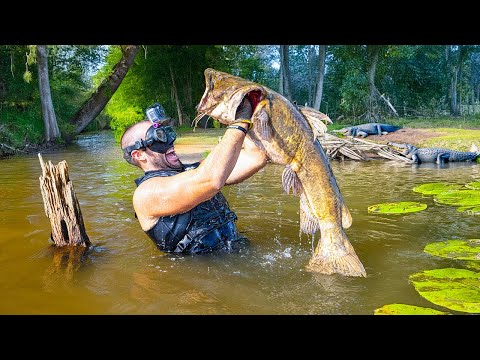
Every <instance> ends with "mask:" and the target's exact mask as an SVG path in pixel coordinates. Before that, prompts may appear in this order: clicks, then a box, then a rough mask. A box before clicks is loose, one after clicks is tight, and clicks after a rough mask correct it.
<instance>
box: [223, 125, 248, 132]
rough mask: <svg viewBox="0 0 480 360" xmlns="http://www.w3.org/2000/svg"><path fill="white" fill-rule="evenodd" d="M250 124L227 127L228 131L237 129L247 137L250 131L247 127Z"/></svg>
mask: <svg viewBox="0 0 480 360" xmlns="http://www.w3.org/2000/svg"><path fill="white" fill-rule="evenodd" d="M246 126H248V124H245V123H235V124H231V125H228V126H227V129H236V130H240V131H242V132H243V133H244V134H245V135H247V132H248V129H247V127H246Z"/></svg>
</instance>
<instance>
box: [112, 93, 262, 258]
mask: <svg viewBox="0 0 480 360" xmlns="http://www.w3.org/2000/svg"><path fill="white" fill-rule="evenodd" d="M156 108H157V111H158V112H157V114H159V116H157V119H156V120H157V121H158V122H154V121H149V120H145V121H142V122H139V123H137V124H134V125H133V126H131V127H129V128H128V129H127V130H125V132H124V133H123V135H122V138H121V147H122V150H123V153H124V158H125V160H126V161H127V162H129V163H130V164H132V165H135V166H138V167H139V168H140V169H142V170H143V171H144V175H143V176H142V177H139V178H138V179H135V183H136V185H137V188H136V189H135V192H134V194H133V207H134V209H135V214H136V217H137V219H138V221H139V222H140V226H141V227H142V229H143V231H145V233H146V234H147V235H148V236H149V237H150V239H152V240H153V241H154V242H155V244H156V245H157V247H158V248H159V249H160V250H162V251H165V252H173V253H184V254H193V253H201V252H210V251H214V250H220V249H223V250H227V251H228V250H231V249H232V247H235V246H234V245H236V244H241V243H242V242H245V240H246V239H245V238H244V237H242V236H240V234H239V233H238V231H237V228H236V226H235V221H236V219H237V216H236V214H235V213H234V212H233V211H232V210H230V208H229V205H228V202H227V200H226V199H225V197H224V196H223V194H222V193H221V189H222V188H223V186H225V185H232V184H237V183H240V182H242V181H244V180H246V179H247V178H249V177H250V176H252V175H253V174H255V173H256V172H257V171H259V170H260V169H262V168H263V167H264V166H265V165H266V164H267V160H268V159H267V157H266V155H265V154H264V153H263V152H262V151H261V150H260V149H259V148H257V147H256V146H255V144H254V143H253V142H252V141H251V140H250V139H248V138H247V137H246V134H247V132H248V130H249V129H250V128H251V126H252V123H251V121H250V117H251V115H252V108H251V105H250V103H249V101H248V100H244V102H243V103H242V105H241V106H239V110H238V111H237V115H236V117H235V118H236V119H238V122H237V123H235V124H233V126H228V127H227V129H226V131H225V134H224V136H223V137H222V140H221V141H220V142H219V143H218V144H217V145H216V146H215V148H214V149H213V150H212V151H211V152H210V154H209V155H208V156H207V157H206V158H205V159H204V160H202V161H200V162H197V163H194V164H188V165H187V164H183V163H182V162H181V161H180V159H179V158H178V156H177V155H176V153H175V148H174V145H173V143H174V141H175V139H176V133H175V131H174V130H173V128H172V127H170V126H163V125H160V124H161V123H163V122H164V121H166V120H168V119H169V118H168V117H166V116H165V111H164V110H163V107H161V105H158V104H157V107H156ZM150 109H152V108H150ZM147 115H149V109H147ZM149 118H150V119H151V117H150V116H149Z"/></svg>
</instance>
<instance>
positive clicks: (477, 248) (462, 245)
mask: <svg viewBox="0 0 480 360" xmlns="http://www.w3.org/2000/svg"><path fill="white" fill-rule="evenodd" d="M423 251H424V252H426V253H427V254H430V255H433V256H439V257H442V258H447V259H455V260H478V261H480V239H468V240H446V241H438V242H434V243H430V244H428V245H427V246H425V248H424V249H423Z"/></svg>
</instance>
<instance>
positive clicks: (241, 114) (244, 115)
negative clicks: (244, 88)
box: [235, 97, 253, 120]
mask: <svg viewBox="0 0 480 360" xmlns="http://www.w3.org/2000/svg"><path fill="white" fill-rule="evenodd" d="M252 113H253V111H252V104H250V101H249V100H248V99H247V98H246V97H244V98H243V100H242V102H241V103H240V105H239V106H238V108H237V113H236V114H235V119H238V120H240V119H250V118H251V117H252Z"/></svg>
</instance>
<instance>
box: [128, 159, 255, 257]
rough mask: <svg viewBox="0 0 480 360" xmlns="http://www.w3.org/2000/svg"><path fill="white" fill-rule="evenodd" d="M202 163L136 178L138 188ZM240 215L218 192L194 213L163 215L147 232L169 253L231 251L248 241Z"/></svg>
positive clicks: (151, 172) (148, 172)
mask: <svg viewBox="0 0 480 360" xmlns="http://www.w3.org/2000/svg"><path fill="white" fill-rule="evenodd" d="M199 164H200V163H194V164H191V165H187V166H186V167H185V170H179V171H177V170H153V171H147V172H145V174H144V176H142V177H140V178H138V179H135V184H136V185H137V186H138V185H140V184H141V183H142V182H143V181H145V180H147V179H150V178H152V177H156V176H173V175H177V174H179V173H180V172H182V171H186V170H190V169H194V168H196V167H197V166H198V165H199ZM236 220H237V215H236V214H235V213H234V212H233V211H232V210H230V207H229V205H228V202H227V199H225V197H224V196H223V194H222V193H221V192H218V193H217V194H216V195H215V196H214V197H212V198H211V199H210V200H207V201H204V202H202V203H200V204H198V205H197V206H195V207H194V208H193V209H191V210H190V211H187V212H184V213H182V214H177V215H169V216H161V217H160V218H159V219H158V221H157V223H156V224H155V225H154V226H153V227H152V228H151V229H149V230H147V231H145V233H146V234H147V235H148V236H149V237H150V239H152V240H153V241H154V242H155V244H156V245H157V247H158V248H159V249H160V250H162V251H165V252H175V253H199V252H206V251H212V250H216V249H220V248H222V249H227V250H228V249H229V248H230V247H231V242H232V241H236V240H246V239H245V238H243V237H241V236H240V235H239V234H238V232H237V229H236V227H235V223H234V222H235V221H236Z"/></svg>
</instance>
